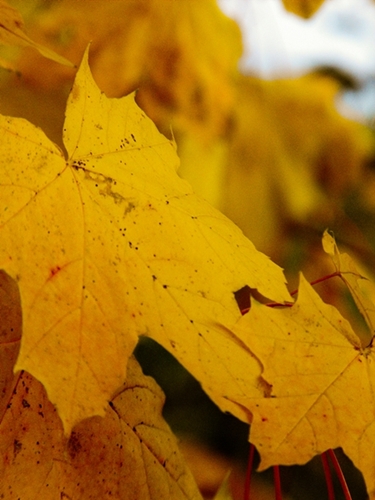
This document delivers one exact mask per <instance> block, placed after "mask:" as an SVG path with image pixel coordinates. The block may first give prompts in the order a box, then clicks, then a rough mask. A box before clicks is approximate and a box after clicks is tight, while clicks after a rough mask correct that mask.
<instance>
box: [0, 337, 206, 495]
mask: <svg viewBox="0 0 375 500" xmlns="http://www.w3.org/2000/svg"><path fill="white" fill-rule="evenodd" d="M3 348H4V347H3V346H0V352H1V351H2V350H3ZM11 385H12V386H14V391H13V394H12V396H11V397H10V398H9V400H8V404H7V408H6V411H5V413H4V415H3V418H2V419H1V423H0V454H1V461H0V477H1V482H0V497H1V498H24V499H27V500H31V499H35V498H43V499H44V500H50V499H51V500H53V499H56V498H62V499H63V498H66V499H69V498H74V499H77V500H88V499H100V500H102V499H105V498H111V499H116V500H146V499H147V500H159V499H161V498H163V499H170V500H177V499H178V500H199V499H201V496H200V494H199V492H198V489H197V487H196V485H195V483H194V480H193V478H192V475H191V473H190V471H189V470H188V469H187V467H186V465H185V463H184V461H183V459H182V456H181V454H180V452H179V450H178V446H177V440H176V438H175V437H174V436H173V434H172V432H171V430H170V429H169V427H168V425H167V424H166V423H165V421H164V420H163V418H162V416H161V409H162V404H163V399H164V398H163V394H162V392H161V391H160V389H159V387H158V386H157V385H156V383H155V382H154V380H152V379H151V378H150V377H145V376H144V375H143V374H142V371H141V369H140V367H139V365H138V364H137V362H136V361H135V359H134V358H131V359H130V360H129V365H128V379H127V383H126V385H124V386H123V387H122V388H121V390H119V391H118V393H117V394H116V396H115V397H114V398H113V399H112V401H111V402H110V404H109V405H108V406H107V411H106V413H105V416H104V418H100V417H92V418H91V419H88V420H85V421H84V422H82V423H81V424H79V425H77V426H76V427H75V428H74V430H73V432H72V434H71V436H70V438H69V439H68V438H66V437H65V436H64V432H63V428H62V425H61V421H60V419H59V417H58V415H57V412H56V409H55V408H54V407H53V405H52V404H51V403H50V401H48V399H47V397H46V393H45V391H44V389H43V386H42V385H41V384H40V383H39V382H38V381H37V380H35V379H34V378H33V377H31V376H30V375H29V374H27V373H25V372H21V373H19V374H17V375H15V376H14V383H12V384H11ZM30 472H31V473H30Z"/></svg>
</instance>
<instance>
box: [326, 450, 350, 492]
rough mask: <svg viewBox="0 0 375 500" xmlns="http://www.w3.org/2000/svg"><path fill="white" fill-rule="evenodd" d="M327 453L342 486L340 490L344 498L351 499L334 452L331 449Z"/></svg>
mask: <svg viewBox="0 0 375 500" xmlns="http://www.w3.org/2000/svg"><path fill="white" fill-rule="evenodd" d="M327 454H328V456H329V458H330V459H331V462H332V465H333V467H334V469H335V472H336V474H337V477H338V478H339V481H340V484H341V488H342V491H343V493H344V497H345V500H353V499H352V496H351V494H350V491H349V488H348V485H347V484H346V481H345V477H344V474H343V472H342V470H341V467H340V464H339V461H338V460H337V457H336V455H335V452H334V451H333V450H327Z"/></svg>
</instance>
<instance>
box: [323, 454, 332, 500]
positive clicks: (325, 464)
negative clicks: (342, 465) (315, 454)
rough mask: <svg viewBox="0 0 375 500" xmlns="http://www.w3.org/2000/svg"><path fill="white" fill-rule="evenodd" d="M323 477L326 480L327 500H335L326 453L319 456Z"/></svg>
mask: <svg viewBox="0 0 375 500" xmlns="http://www.w3.org/2000/svg"><path fill="white" fill-rule="evenodd" d="M320 457H321V459H322V464H323V470H324V475H325V478H326V484H327V490H328V500H335V491H334V489H333V482H332V474H331V469H330V467H329V463H328V456H327V452H326V451H325V452H324V453H322V454H321V456H320Z"/></svg>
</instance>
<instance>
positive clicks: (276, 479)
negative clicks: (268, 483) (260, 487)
mask: <svg viewBox="0 0 375 500" xmlns="http://www.w3.org/2000/svg"><path fill="white" fill-rule="evenodd" d="M273 480H274V482H275V500H283V497H282V493H281V481H280V468H279V466H278V465H274V466H273Z"/></svg>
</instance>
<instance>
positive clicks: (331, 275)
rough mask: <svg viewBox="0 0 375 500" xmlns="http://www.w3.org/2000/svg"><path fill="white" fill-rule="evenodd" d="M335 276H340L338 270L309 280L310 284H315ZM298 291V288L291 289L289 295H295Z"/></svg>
mask: <svg viewBox="0 0 375 500" xmlns="http://www.w3.org/2000/svg"><path fill="white" fill-rule="evenodd" d="M336 276H341V273H340V271H335V272H334V273H331V274H327V275H326V276H323V277H322V278H318V279H317V280H314V281H310V285H311V286H314V285H317V284H318V283H322V282H323V281H327V280H330V279H331V278H336ZM296 293H298V288H297V289H296V290H293V292H290V295H295V294H296Z"/></svg>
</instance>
